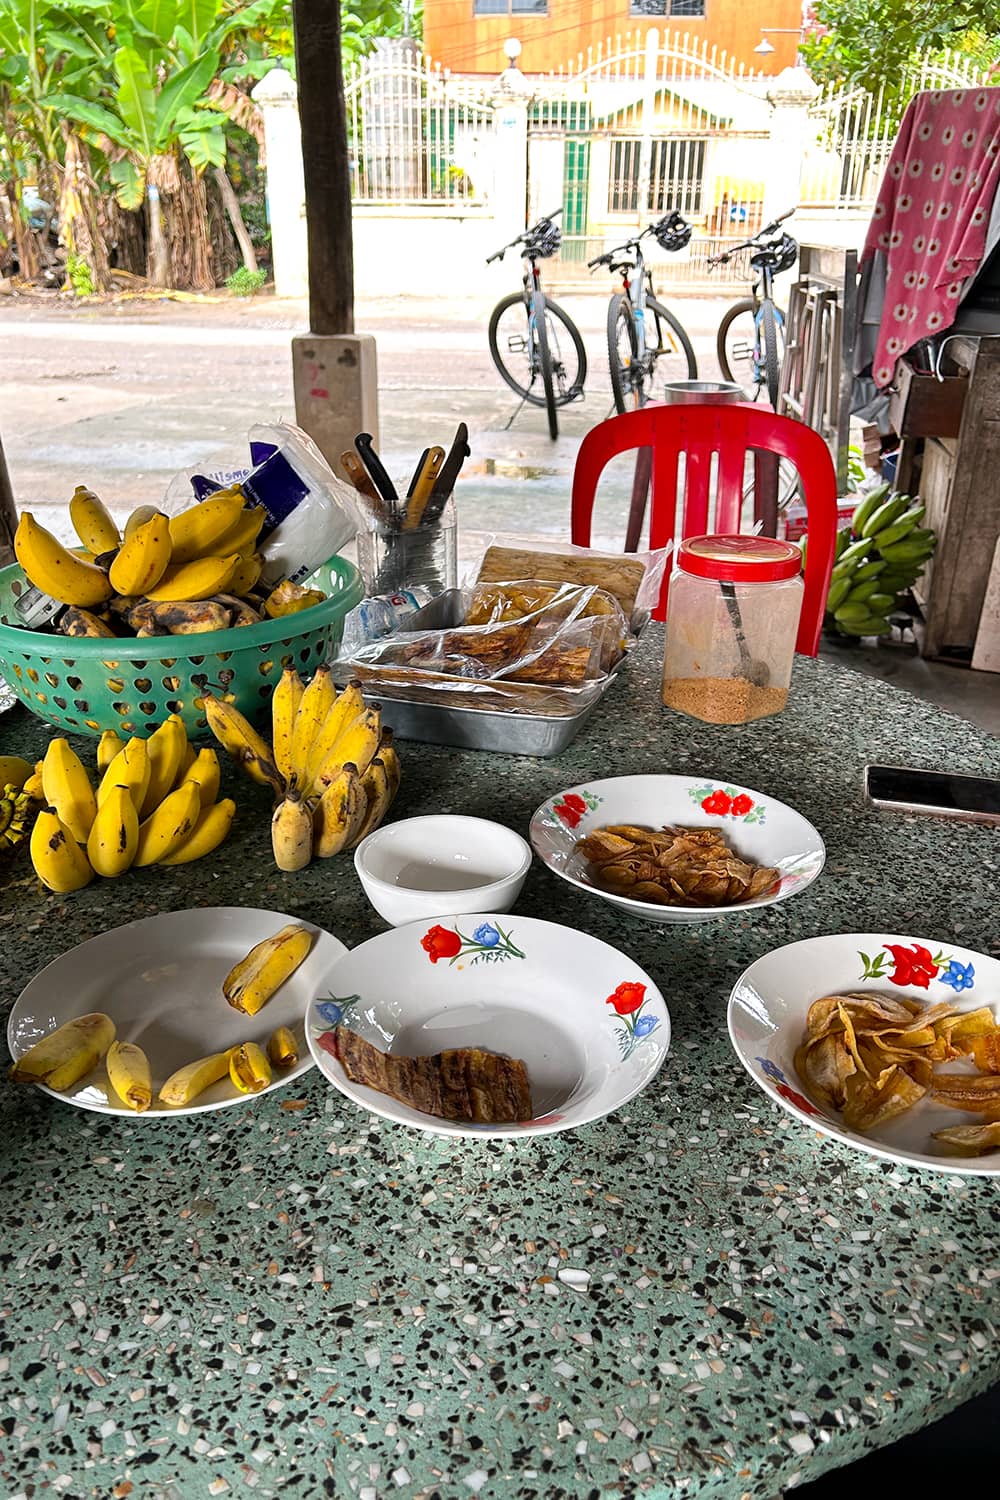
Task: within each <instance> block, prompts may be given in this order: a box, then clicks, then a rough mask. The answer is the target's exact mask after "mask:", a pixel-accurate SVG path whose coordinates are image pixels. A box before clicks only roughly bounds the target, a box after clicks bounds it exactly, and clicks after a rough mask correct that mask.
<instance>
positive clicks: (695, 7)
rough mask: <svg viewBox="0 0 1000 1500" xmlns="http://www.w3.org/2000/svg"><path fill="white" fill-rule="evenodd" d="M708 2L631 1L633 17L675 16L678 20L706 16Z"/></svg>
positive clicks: (676, 0)
mask: <svg viewBox="0 0 1000 1500" xmlns="http://www.w3.org/2000/svg"><path fill="white" fill-rule="evenodd" d="M705 4H706V0H631V4H630V6H629V13H630V15H633V16H674V17H676V19H677V20H684V19H685V18H687V19H691V18H692V17H698V16H703V15H704V14H705Z"/></svg>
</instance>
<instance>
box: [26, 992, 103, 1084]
mask: <svg viewBox="0 0 1000 1500" xmlns="http://www.w3.org/2000/svg"><path fill="white" fill-rule="evenodd" d="M114 1039H115V1023H114V1021H112V1019H111V1017H110V1016H106V1015H104V1014H103V1012H102V1011H93V1012H92V1013H91V1014H90V1015H87V1016H74V1018H73V1020H72V1021H64V1022H63V1024H62V1025H61V1026H57V1027H56V1029H55V1031H50V1032H49V1034H48V1036H43V1037H42V1038H41V1039H40V1040H39V1041H37V1042H36V1043H35V1045H34V1046H33V1047H29V1048H28V1050H27V1052H25V1053H24V1054H23V1056H21V1057H19V1058H18V1059H17V1061H16V1062H15V1063H14V1064H13V1066H12V1067H11V1070H10V1076H11V1078H12V1079H13V1080H14V1082H15V1083H44V1084H47V1085H48V1087H49V1088H50V1089H56V1090H58V1091H60V1092H61V1091H62V1090H64V1089H71V1088H72V1087H73V1085H74V1083H79V1081H80V1079H81V1078H84V1077H85V1076H86V1075H87V1074H88V1073H89V1072H90V1070H91V1068H96V1067H97V1064H98V1063H99V1062H100V1060H101V1058H102V1057H103V1056H104V1054H105V1052H107V1050H108V1048H109V1047H110V1046H111V1044H112V1042H113V1041H114Z"/></svg>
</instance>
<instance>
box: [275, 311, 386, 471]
mask: <svg viewBox="0 0 1000 1500" xmlns="http://www.w3.org/2000/svg"><path fill="white" fill-rule="evenodd" d="M292 380H293V383H294V387H295V420H296V421H297V422H298V424H299V426H300V427H302V428H304V429H305V431H306V432H308V434H309V436H310V437H311V438H312V440H313V442H314V443H315V444H316V446H317V448H319V450H320V452H321V453H322V455H323V457H324V458H325V459H326V461H327V463H328V464H329V465H330V468H331V469H333V471H334V473H336V474H339V475H340V476H341V478H343V479H346V477H347V476H346V475H345V474H344V471H343V469H342V468H341V467H340V455H341V454H342V453H343V452H344V450H345V449H347V448H353V446H354V439H355V437H356V436H357V435H358V433H359V432H370V433H371V434H372V435H373V436H374V438H375V443H376V446H378V439H379V430H378V365H377V361H376V355H375V340H374V338H373V337H372V335H371V334H370V333H337V334H334V333H327V334H315V333H301V334H297V335H296V336H295V337H294V338H293V339H292Z"/></svg>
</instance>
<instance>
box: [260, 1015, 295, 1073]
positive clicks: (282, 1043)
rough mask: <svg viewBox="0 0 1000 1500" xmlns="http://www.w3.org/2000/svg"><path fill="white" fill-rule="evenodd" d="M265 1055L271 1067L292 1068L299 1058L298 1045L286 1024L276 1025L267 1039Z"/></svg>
mask: <svg viewBox="0 0 1000 1500" xmlns="http://www.w3.org/2000/svg"><path fill="white" fill-rule="evenodd" d="M267 1056H268V1060H269V1061H270V1063H271V1065H272V1067H275V1068H282V1069H285V1068H294V1067H295V1064H296V1063H297V1062H298V1060H299V1046H298V1043H297V1042H296V1040H295V1037H294V1036H293V1034H292V1032H291V1031H289V1029H288V1027H287V1026H278V1027H276V1028H275V1030H274V1031H272V1032H271V1035H270V1036H269V1037H268V1041H267Z"/></svg>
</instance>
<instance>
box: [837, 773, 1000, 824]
mask: <svg viewBox="0 0 1000 1500" xmlns="http://www.w3.org/2000/svg"><path fill="white" fill-rule="evenodd" d="M865 801H866V802H868V803H870V804H871V806H872V807H878V808H883V809H885V810H886V811H890V812H909V813H930V814H931V815H932V816H933V817H937V818H956V819H959V820H960V821H963V822H967V823H1000V781H994V780H991V779H989V778H988V777H985V776H956V775H953V774H952V773H951V772H949V771H924V770H920V769H918V768H917V767H915V766H865Z"/></svg>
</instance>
